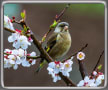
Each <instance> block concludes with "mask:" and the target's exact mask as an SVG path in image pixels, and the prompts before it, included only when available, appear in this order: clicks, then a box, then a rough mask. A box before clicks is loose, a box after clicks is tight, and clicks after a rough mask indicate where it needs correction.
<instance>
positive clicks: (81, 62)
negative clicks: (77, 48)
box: [78, 60, 88, 79]
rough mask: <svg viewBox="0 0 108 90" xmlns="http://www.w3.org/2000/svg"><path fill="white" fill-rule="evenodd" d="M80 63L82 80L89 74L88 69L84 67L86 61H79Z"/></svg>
mask: <svg viewBox="0 0 108 90" xmlns="http://www.w3.org/2000/svg"><path fill="white" fill-rule="evenodd" d="M78 63H79V71H80V73H81V76H82V79H84V77H85V76H88V73H87V71H86V67H85V65H84V61H80V60H78Z"/></svg>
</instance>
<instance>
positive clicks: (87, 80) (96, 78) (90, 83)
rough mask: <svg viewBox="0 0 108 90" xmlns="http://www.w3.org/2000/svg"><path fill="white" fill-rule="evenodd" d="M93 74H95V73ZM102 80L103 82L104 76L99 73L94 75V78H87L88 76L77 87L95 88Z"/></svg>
mask: <svg viewBox="0 0 108 90" xmlns="http://www.w3.org/2000/svg"><path fill="white" fill-rule="evenodd" d="M95 73H97V72H96V71H95ZM102 80H104V75H103V74H102V73H101V74H99V73H97V74H95V75H94V78H93V77H92V79H91V78H89V77H88V76H85V78H84V80H81V81H80V82H79V83H78V84H77V86H78V87H97V86H99V85H100V84H101V83H102Z"/></svg>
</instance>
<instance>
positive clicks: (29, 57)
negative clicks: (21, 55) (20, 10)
mask: <svg viewBox="0 0 108 90" xmlns="http://www.w3.org/2000/svg"><path fill="white" fill-rule="evenodd" d="M4 54H6V55H14V54H9V53H4ZM38 58H41V56H40V55H39V56H27V59H38Z"/></svg>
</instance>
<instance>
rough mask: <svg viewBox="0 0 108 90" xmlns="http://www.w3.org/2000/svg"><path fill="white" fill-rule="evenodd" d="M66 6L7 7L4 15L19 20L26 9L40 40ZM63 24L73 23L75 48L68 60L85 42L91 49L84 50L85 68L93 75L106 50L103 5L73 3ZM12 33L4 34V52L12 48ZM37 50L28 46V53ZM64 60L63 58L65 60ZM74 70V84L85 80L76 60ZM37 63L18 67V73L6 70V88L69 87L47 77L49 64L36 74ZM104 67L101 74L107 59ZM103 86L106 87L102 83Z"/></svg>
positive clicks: (18, 5) (71, 30)
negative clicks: (10, 40)
mask: <svg viewBox="0 0 108 90" xmlns="http://www.w3.org/2000/svg"><path fill="white" fill-rule="evenodd" d="M65 6H66V4H54V3H53V4H39V3H37V4H35V3H33V4H5V5H4V14H5V15H8V16H9V17H10V18H11V17H12V16H15V17H16V19H17V20H20V19H21V17H20V12H22V11H23V10H26V13H27V18H26V22H27V25H28V26H29V27H30V28H31V30H32V31H33V32H34V33H35V35H36V37H37V38H38V39H39V40H41V37H42V36H43V35H44V34H45V33H46V32H47V31H48V29H49V26H50V25H51V24H52V22H53V20H54V17H55V15H58V14H59V13H60V12H61V11H62V10H63V8H64V7H65ZM61 21H65V22H68V23H69V24H70V27H69V30H70V33H71V37H72V46H71V49H70V51H69V53H68V54H67V56H65V57H68V56H69V55H71V54H72V53H74V52H76V51H77V50H79V49H80V48H81V47H83V46H84V45H85V44H86V43H88V47H87V48H86V49H85V50H84V52H85V54H86V58H85V66H86V67H87V71H88V73H91V71H92V69H93V68H94V66H95V64H96V62H97V60H98V58H99V55H100V53H101V52H102V50H104V29H105V28H104V4H101V3H100V4H71V6H70V7H69V8H68V10H67V11H66V12H65V14H64V15H63V17H62V18H61ZM14 27H15V28H17V29H21V27H20V26H19V25H16V24H14ZM9 35H11V33H9V32H7V31H4V49H6V48H10V49H14V48H13V47H12V44H10V43H8V41H7V38H8V36H9ZM31 51H36V52H37V54H39V52H38V50H37V48H36V47H35V46H34V45H32V46H29V48H28V52H31ZM65 57H64V58H65ZM73 62H74V64H73V67H72V68H73V70H72V72H71V75H70V78H71V79H72V80H73V82H75V83H78V82H79V81H80V80H81V79H82V78H81V75H80V72H79V67H78V62H77V60H76V59H74V60H73ZM38 63H39V60H37V64H36V65H34V66H31V67H30V68H24V67H22V66H19V68H18V70H16V71H15V70H13V69H12V68H11V69H4V85H5V86H66V84H65V83H64V82H63V81H62V80H61V81H58V82H57V83H53V82H52V78H51V76H50V75H48V71H47V70H46V67H47V65H46V66H45V67H44V69H42V70H41V71H40V73H38V74H34V71H35V69H36V68H37V66H38ZM100 63H101V64H102V65H103V68H102V70H101V71H102V72H104V56H103V57H102V59H101V62H100ZM103 85H104V84H103Z"/></svg>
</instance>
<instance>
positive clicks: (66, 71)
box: [61, 59, 73, 77]
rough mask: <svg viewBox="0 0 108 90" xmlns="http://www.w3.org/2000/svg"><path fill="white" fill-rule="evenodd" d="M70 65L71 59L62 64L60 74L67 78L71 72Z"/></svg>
mask: <svg viewBox="0 0 108 90" xmlns="http://www.w3.org/2000/svg"><path fill="white" fill-rule="evenodd" d="M72 64H73V61H72V60H71V59H70V60H67V61H65V62H64V63H63V66H62V67H61V72H62V74H63V75H64V76H67V77H69V72H70V71H72Z"/></svg>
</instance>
